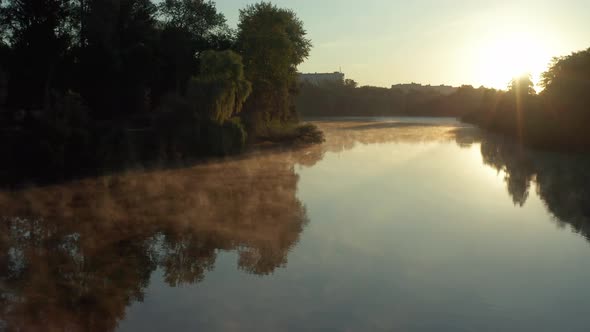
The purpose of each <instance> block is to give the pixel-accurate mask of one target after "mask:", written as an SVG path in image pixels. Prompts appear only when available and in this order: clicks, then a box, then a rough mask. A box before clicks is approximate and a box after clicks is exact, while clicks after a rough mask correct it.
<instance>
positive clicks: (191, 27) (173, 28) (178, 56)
mask: <svg viewBox="0 0 590 332" xmlns="http://www.w3.org/2000/svg"><path fill="white" fill-rule="evenodd" d="M158 9H159V17H160V19H161V20H162V25H163V30H162V32H161V34H160V40H159V43H158V44H159V48H158V52H159V57H160V68H159V75H160V77H159V80H158V82H157V90H158V93H159V94H164V93H168V92H171V91H174V92H176V93H178V94H184V92H185V91H186V88H187V82H188V80H189V79H190V78H191V77H192V76H194V75H196V74H198V68H199V63H198V55H199V53H201V52H203V51H205V50H208V49H215V50H220V49H229V48H230V46H231V44H232V43H233V33H232V31H231V30H230V29H229V28H228V27H227V25H226V21H225V17H224V16H223V14H221V13H218V12H217V9H216V8H215V3H213V2H211V1H205V0H166V1H164V2H162V3H161V4H160V5H159V6H158Z"/></svg>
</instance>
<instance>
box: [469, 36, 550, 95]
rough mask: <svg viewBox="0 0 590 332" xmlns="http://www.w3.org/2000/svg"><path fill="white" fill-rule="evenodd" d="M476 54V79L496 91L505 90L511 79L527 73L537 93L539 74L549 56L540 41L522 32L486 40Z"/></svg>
mask: <svg viewBox="0 0 590 332" xmlns="http://www.w3.org/2000/svg"><path fill="white" fill-rule="evenodd" d="M479 52H480V54H479V57H478V59H479V60H478V62H479V63H478V68H480V73H479V77H480V80H481V81H482V82H483V85H485V86H488V87H492V88H496V89H506V87H507V85H508V83H509V82H510V80H511V79H512V78H513V77H516V76H520V75H523V74H529V73H530V74H531V76H532V79H533V82H534V83H535V84H536V85H537V91H538V90H539V88H538V84H539V81H540V78H541V73H542V72H544V71H545V70H546V69H547V66H548V64H549V62H550V61H551V57H552V55H551V52H550V51H549V49H548V47H546V45H545V44H544V43H543V42H542V41H540V40H539V39H537V38H535V37H534V36H532V35H529V34H525V33H504V34H498V36H496V37H494V38H490V39H488V40H486V41H485V42H484V44H483V45H482V46H481V48H480V51H479Z"/></svg>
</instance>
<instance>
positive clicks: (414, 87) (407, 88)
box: [391, 82, 457, 95]
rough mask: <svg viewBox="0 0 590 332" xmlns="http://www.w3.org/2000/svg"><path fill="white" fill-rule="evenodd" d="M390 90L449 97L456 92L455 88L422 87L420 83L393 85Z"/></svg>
mask: <svg viewBox="0 0 590 332" xmlns="http://www.w3.org/2000/svg"><path fill="white" fill-rule="evenodd" d="M391 88H392V89H398V90H401V91H403V92H404V93H408V92H412V91H416V92H434V93H439V94H441V95H450V94H452V93H453V92H455V91H457V88H456V87H454V86H450V85H444V84H441V85H430V84H428V85H422V84H420V83H414V82H412V83H405V84H394V85H392V86H391Z"/></svg>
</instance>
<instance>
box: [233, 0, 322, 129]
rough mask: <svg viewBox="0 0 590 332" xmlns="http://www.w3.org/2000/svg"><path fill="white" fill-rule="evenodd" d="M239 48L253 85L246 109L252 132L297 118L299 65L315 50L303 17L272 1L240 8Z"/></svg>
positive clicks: (247, 74)
mask: <svg viewBox="0 0 590 332" xmlns="http://www.w3.org/2000/svg"><path fill="white" fill-rule="evenodd" d="M237 49H238V51H239V52H240V54H241V55H242V57H243V60H244V66H245V72H246V78H247V79H248V80H249V81H251V82H252V86H253V91H252V96H251V97H250V98H249V99H248V101H247V103H246V105H245V110H244V114H245V120H246V124H247V126H248V127H249V129H250V131H251V132H253V133H254V134H255V135H259V134H263V133H264V131H265V130H267V129H268V128H269V127H270V126H272V125H274V124H278V125H284V124H286V123H287V122H289V121H292V120H293V119H296V113H295V110H294V101H293V98H292V96H293V94H294V93H295V92H296V84H297V66H298V65H299V64H301V63H302V62H303V61H304V60H305V59H306V58H307V57H308V55H309V52H310V49H311V42H310V40H309V39H307V38H306V31H305V29H304V28H303V23H302V22H301V20H299V19H298V18H297V16H296V15H295V13H294V12H293V11H291V10H288V9H281V8H278V7H276V6H275V5H273V4H270V3H268V2H260V3H257V4H254V5H250V6H248V7H246V8H245V9H243V10H241V11H240V22H239V25H238V36H237Z"/></svg>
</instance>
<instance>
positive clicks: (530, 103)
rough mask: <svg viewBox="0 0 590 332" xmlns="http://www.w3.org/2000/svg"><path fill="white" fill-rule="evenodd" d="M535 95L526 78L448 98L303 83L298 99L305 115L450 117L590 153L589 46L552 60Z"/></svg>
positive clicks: (462, 90) (348, 83) (538, 144)
mask: <svg viewBox="0 0 590 332" xmlns="http://www.w3.org/2000/svg"><path fill="white" fill-rule="evenodd" d="M541 87H542V88H543V90H542V91H541V92H540V93H538V94H537V93H536V91H535V89H534V85H533V83H532V81H531V78H530V76H526V75H525V76H522V77H517V78H514V79H513V80H512V81H511V82H510V84H509V85H508V89H507V91H503V90H496V89H489V88H485V87H480V88H474V87H472V86H470V85H464V86H461V87H459V88H457V89H456V91H455V92H453V93H450V94H442V93H440V92H437V90H436V89H410V90H405V91H404V90H402V89H399V88H397V87H396V86H393V87H392V88H391V89H388V88H380V87H372V86H363V87H357V83H356V82H354V81H353V80H350V79H347V80H345V81H343V82H322V83H321V84H312V83H304V84H302V86H301V92H300V94H299V95H298V97H297V107H298V109H300V110H301V111H302V115H303V116H316V117H317V116H321V117H330V116H364V117H366V116H450V117H457V118H460V119H461V120H462V121H464V122H467V123H471V124H475V125H477V126H479V127H481V128H484V129H488V130H490V131H493V132H496V133H500V134H503V135H506V136H509V137H512V138H514V139H515V140H516V141H518V142H520V143H523V144H525V145H528V146H531V147H535V148H542V149H550V150H558V151H589V150H590V131H589V130H588V128H589V126H588V123H590V48H589V49H587V50H584V51H580V52H575V53H573V54H571V55H569V56H565V57H558V58H554V59H553V62H552V63H551V65H550V67H549V69H548V70H547V71H546V72H545V73H544V74H543V75H542V81H541Z"/></svg>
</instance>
